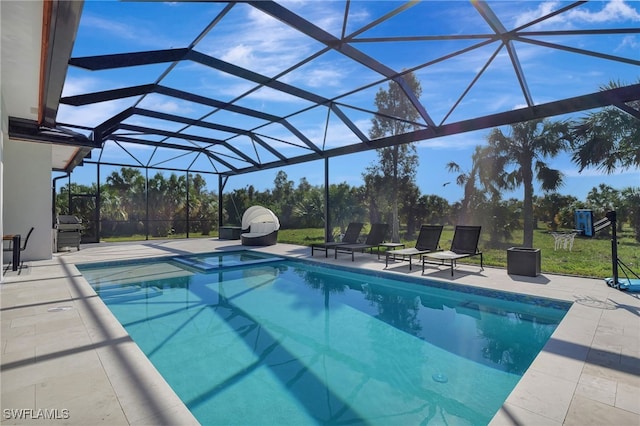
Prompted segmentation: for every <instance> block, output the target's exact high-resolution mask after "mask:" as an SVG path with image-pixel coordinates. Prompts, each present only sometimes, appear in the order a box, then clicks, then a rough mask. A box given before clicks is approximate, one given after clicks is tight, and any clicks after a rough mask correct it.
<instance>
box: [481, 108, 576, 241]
mask: <svg viewBox="0 0 640 426" xmlns="http://www.w3.org/2000/svg"><path fill="white" fill-rule="evenodd" d="M510 127H511V134H510V135H505V134H504V133H503V132H502V130H500V129H499V128H496V129H493V130H492V131H491V133H489V136H488V137H487V141H488V142H489V147H488V148H489V151H490V152H491V154H490V157H492V158H493V159H494V160H495V161H496V162H498V163H499V164H500V165H501V167H504V169H503V172H502V176H501V179H500V182H499V184H500V186H502V187H503V188H505V189H514V188H516V187H518V186H520V185H522V186H523V187H524V198H523V205H522V220H523V228H524V236H523V242H522V244H523V246H524V247H533V225H534V220H533V181H534V178H535V179H536V180H537V181H538V182H540V185H541V187H542V190H543V191H545V192H547V191H555V190H556V189H558V188H559V187H560V186H562V184H563V175H562V173H561V172H560V171H559V170H556V169H552V168H550V167H549V166H548V165H547V163H546V162H545V160H546V159H547V158H553V157H555V156H556V155H558V154H559V153H560V152H562V151H564V150H566V149H567V148H568V147H569V145H570V143H571V133H570V123H569V122H565V121H554V122H552V121H548V120H531V121H527V122H523V123H515V124H511V125H510ZM510 166H511V167H513V169H511V170H510V171H507V170H508V169H509V167H510ZM534 172H535V174H534Z"/></svg>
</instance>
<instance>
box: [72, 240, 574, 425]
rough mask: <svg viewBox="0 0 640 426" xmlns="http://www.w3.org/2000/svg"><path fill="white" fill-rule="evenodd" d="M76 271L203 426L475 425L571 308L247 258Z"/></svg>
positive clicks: (497, 402)
mask: <svg viewBox="0 0 640 426" xmlns="http://www.w3.org/2000/svg"><path fill="white" fill-rule="evenodd" d="M233 256H235V257H233ZM259 256H261V255H259ZM225 258H226V259H225ZM243 262H244V263H243ZM212 265H215V267H213V266H212ZM78 268H79V269H80V271H81V272H82V274H83V275H84V276H85V277H86V279H87V280H88V281H89V282H90V283H91V285H92V286H93V287H94V289H95V290H96V292H97V293H98V294H99V295H100V297H101V298H102V299H103V300H104V301H105V303H106V304H107V305H108V306H109V308H110V309H111V311H112V312H113V313H114V315H115V316H116V317H117V318H118V320H119V321H120V322H121V323H122V324H123V326H124V327H125V328H126V330H127V331H128V333H129V334H130V335H131V337H132V338H133V340H134V341H135V342H136V343H137V344H138V345H139V346H140V348H141V349H142V350H143V351H144V353H145V354H146V355H147V356H148V357H149V359H150V360H151V361H152V363H153V364H154V365H155V367H156V368H157V369H158V371H160V373H161V374H162V375H163V377H164V378H165V379H166V381H167V382H168V383H169V384H170V385H171V387H172V388H173V389H174V390H175V392H176V393H177V394H178V396H179V397H180V398H181V399H182V400H183V401H184V402H185V404H186V405H187V406H188V407H189V409H190V410H191V411H192V412H193V414H194V415H195V416H196V418H197V419H198V420H199V421H200V422H201V423H202V424H205V425H214V424H221V425H233V424H238V425H286V424H289V425H307V424H368V425H369V424H370V425H377V424H379V425H409V424H415V425H417V424H457V425H467V424H468V425H481V424H487V423H488V422H489V421H490V420H491V418H492V417H493V415H494V414H495V413H496V411H497V410H498V409H499V408H500V406H501V405H502V403H503V402H504V400H505V399H506V397H507V396H508V395H509V393H510V392H511V390H512V389H513V388H514V386H515V385H516V384H517V382H518V380H519V379H520V377H521V375H522V373H523V372H524V371H525V370H526V369H527V368H528V367H529V365H530V364H531V362H532V361H533V359H534V358H535V357H536V355H537V354H538V352H539V351H540V350H541V348H542V347H543V346H544V344H545V343H546V341H547V340H548V339H549V337H550V336H551V334H552V333H553V331H554V330H555V328H556V326H557V324H558V323H559V322H560V320H561V319H562V318H563V316H564V315H565V313H566V311H567V310H568V308H569V306H570V305H569V304H568V303H565V302H559V301H554V300H549V299H539V298H529V297H524V296H519V295H515V294H510V293H497V292H487V291H483V290H480V289H474V288H471V287H466V286H460V285H451V284H446V283H438V282H431V281H425V280H420V281H419V282H420V283H422V284H417V282H418V281H417V280H411V279H408V278H404V277H401V278H398V277H397V276H395V275H393V276H391V275H388V274H383V273H375V274H374V273H361V272H358V271H356V270H354V269H346V268H341V267H340V268H329V267H325V266H319V265H317V264H315V263H312V262H306V261H294V260H288V259H280V258H277V259H271V260H268V259H265V258H264V257H258V258H257V259H256V258H255V255H254V254H253V253H252V252H248V251H247V252H241V253H235V254H233V255H228V258H227V255H225V256H223V258H222V259H220V258H218V255H213V254H208V255H204V256H197V257H191V261H190V260H189V259H187V260H185V259H180V260H177V259H162V260H156V261H153V262H149V261H147V262H127V263H118V264H115V265H112V266H109V265H107V264H99V265H98V264H94V265H85V266H82V265H79V266H78ZM390 277H391V278H390ZM425 284H427V285H425Z"/></svg>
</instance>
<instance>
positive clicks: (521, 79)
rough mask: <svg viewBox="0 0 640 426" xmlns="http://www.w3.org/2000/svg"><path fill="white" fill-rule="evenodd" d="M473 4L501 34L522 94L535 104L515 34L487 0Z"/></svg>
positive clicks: (499, 34)
mask: <svg viewBox="0 0 640 426" xmlns="http://www.w3.org/2000/svg"><path fill="white" fill-rule="evenodd" d="M472 4H473V6H474V7H475V8H476V10H477V11H478V13H479V14H480V16H482V17H483V18H484V20H485V21H487V23H488V24H489V26H490V27H491V29H493V31H495V33H496V34H497V35H498V36H500V39H501V40H502V44H503V45H504V46H505V48H506V49H507V52H508V53H509V58H510V59H511V64H512V65H513V69H514V72H515V73H516V78H517V79H518V83H520V88H521V89H522V94H523V95H524V98H525V100H526V102H527V105H528V106H533V105H534V102H533V98H532V97H531V91H530V90H529V86H528V85H527V81H526V79H525V76H524V71H523V70H522V65H521V64H520V59H519V58H518V53H517V52H516V48H515V46H514V45H513V37H514V35H513V34H512V33H511V32H509V31H507V29H506V27H505V26H504V25H503V24H502V22H501V21H500V19H499V18H498V17H497V16H496V14H495V13H494V12H493V10H492V9H491V8H490V7H489V5H488V4H487V3H486V2H485V1H482V0H478V1H474V2H472Z"/></svg>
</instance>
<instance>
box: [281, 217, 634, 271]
mask: <svg viewBox="0 0 640 426" xmlns="http://www.w3.org/2000/svg"><path fill="white" fill-rule="evenodd" d="M452 238H453V227H445V228H444V230H443V231H442V236H441V237H440V245H441V246H442V248H443V249H448V248H449V246H450V245H451V239H452ZM323 240H324V233H323V230H322V229H316V228H309V229H281V230H280V232H279V233H278V242H281V243H289V244H299V245H307V246H308V245H310V244H311V243H315V242H322V241H323ZM487 240H488V236H487V235H482V237H481V240H480V244H479V246H480V250H481V251H482V252H483V257H484V264H485V265H487V266H497V267H504V268H506V267H507V250H506V249H507V248H508V247H519V246H521V245H522V231H520V232H519V233H515V234H514V236H513V239H512V242H511V243H509V244H505V247H504V248H502V249H487V247H488V244H487ZM533 241H534V243H533V246H534V248H539V249H540V254H541V259H542V260H541V262H542V271H543V272H549V273H555V274H566V275H577V276H583V277H595V278H605V277H610V276H611V274H612V267H611V238H610V237H607V236H598V237H597V238H587V237H580V236H577V237H576V238H575V239H574V243H573V248H572V250H571V251H569V250H568V249H566V250H565V249H562V248H561V249H558V250H554V239H553V236H552V235H551V234H549V232H548V231H546V230H542V229H538V230H536V231H535V233H534V238H533ZM403 243H405V244H406V246H407V247H412V246H414V245H415V243H416V242H415V240H413V241H403ZM618 258H619V259H621V260H622V261H623V262H624V263H625V264H626V265H627V266H628V267H630V268H631V269H632V270H633V271H634V272H636V273H638V274H640V243H637V242H635V240H634V238H633V232H632V230H631V229H630V228H625V229H624V231H623V232H621V233H618ZM465 261H466V262H469V263H479V262H480V260H479V258H475V257H473V258H469V259H468V260H467V259H465Z"/></svg>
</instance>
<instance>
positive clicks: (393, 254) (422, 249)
mask: <svg viewBox="0 0 640 426" xmlns="http://www.w3.org/2000/svg"><path fill="white" fill-rule="evenodd" d="M441 234H442V225H422V226H421V227H420V233H419V234H418V240H417V241H416V246H415V247H409V248H405V249H400V250H388V251H387V252H386V259H385V263H384V267H385V268H386V267H388V266H389V258H392V259H393V260H398V259H399V260H402V261H404V260H408V261H409V270H411V268H412V263H411V260H412V258H413V256H420V255H421V254H425V253H429V252H432V251H437V250H438V249H439V246H438V242H439V241H440V235H441Z"/></svg>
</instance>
